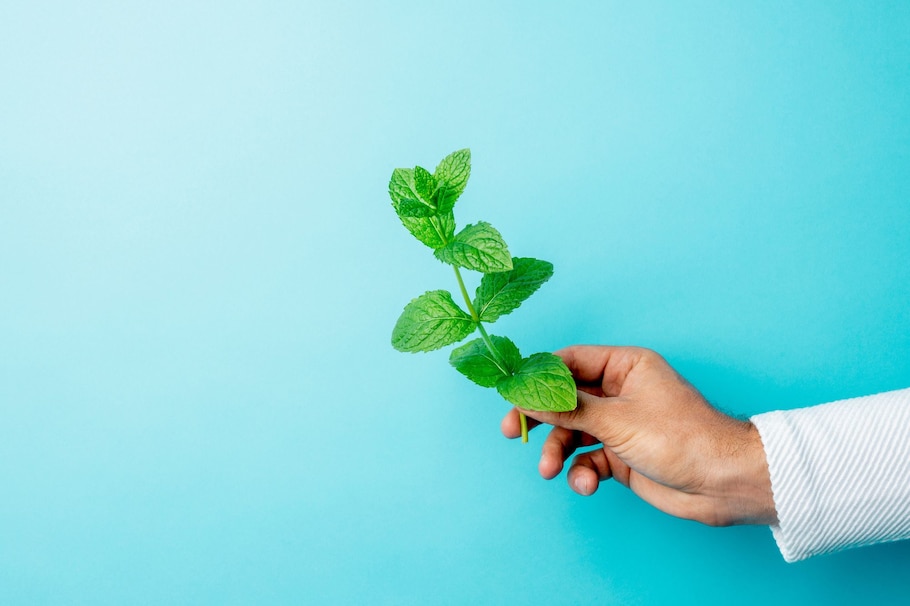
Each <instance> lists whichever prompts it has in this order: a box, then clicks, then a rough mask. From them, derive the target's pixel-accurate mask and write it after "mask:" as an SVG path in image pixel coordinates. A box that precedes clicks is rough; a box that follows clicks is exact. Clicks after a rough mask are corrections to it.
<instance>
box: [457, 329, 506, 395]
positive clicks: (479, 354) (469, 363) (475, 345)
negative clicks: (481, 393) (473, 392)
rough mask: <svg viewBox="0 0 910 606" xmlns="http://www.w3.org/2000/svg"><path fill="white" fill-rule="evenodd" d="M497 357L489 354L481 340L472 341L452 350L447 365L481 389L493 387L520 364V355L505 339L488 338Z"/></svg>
mask: <svg viewBox="0 0 910 606" xmlns="http://www.w3.org/2000/svg"><path fill="white" fill-rule="evenodd" d="M490 341H491V342H492V343H493V347H494V348H495V349H496V353H497V354H498V357H494V356H493V354H491V353H490V349H489V348H488V347H487V344H486V343H484V340H483V339H474V340H473V341H468V342H467V343H465V344H464V345H461V346H460V347H457V348H455V349H453V350H452V354H451V355H450V356H449V363H450V364H451V365H452V366H454V367H455V369H456V370H458V372H460V373H461V374H463V375H464V376H466V377H467V378H469V379H471V380H472V381H474V382H475V383H477V384H478V385H480V386H482V387H495V386H496V383H497V382H498V381H499V380H500V379H503V378H505V377H508V376H510V375H511V374H512V373H513V372H515V371H516V370H517V369H518V366H519V365H520V364H521V354H520V353H519V352H518V348H517V347H516V346H515V344H514V343H512V341H510V340H509V339H507V338H506V337H496V336H490Z"/></svg>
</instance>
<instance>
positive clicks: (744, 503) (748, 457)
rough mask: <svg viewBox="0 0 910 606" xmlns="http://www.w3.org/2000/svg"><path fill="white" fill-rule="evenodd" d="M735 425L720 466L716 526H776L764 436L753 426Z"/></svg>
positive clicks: (745, 423) (738, 423)
mask: <svg viewBox="0 0 910 606" xmlns="http://www.w3.org/2000/svg"><path fill="white" fill-rule="evenodd" d="M735 423H736V425H735V426H734V428H732V431H731V432H730V435H729V442H728V445H727V448H725V449H724V450H725V453H726V454H725V455H724V456H722V457H721V461H720V463H719V467H720V472H719V474H718V476H717V480H718V481H717V484H716V486H717V489H718V492H717V495H718V497H719V498H720V506H719V507H718V519H717V524H716V525H718V526H731V525H734V524H761V525H772V524H776V523H777V510H776V509H775V507H774V495H773V493H772V492H771V475H770V473H769V472H768V461H767V458H766V456H765V449H764V446H763V445H762V441H761V436H760V435H759V433H758V429H757V428H756V427H755V425H753V424H752V423H751V422H749V421H736V422H735Z"/></svg>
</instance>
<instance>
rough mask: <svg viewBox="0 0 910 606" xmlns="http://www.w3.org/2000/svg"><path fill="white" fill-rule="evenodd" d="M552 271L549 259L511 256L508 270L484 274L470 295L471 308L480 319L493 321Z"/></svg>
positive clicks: (530, 291) (529, 292) (517, 304)
mask: <svg viewBox="0 0 910 606" xmlns="http://www.w3.org/2000/svg"><path fill="white" fill-rule="evenodd" d="M552 275H553V264H552V263H550V262H549V261H541V260H539V259H531V258H529V257H515V258H513V259H512V271H504V272H498V273H492V274H485V275H484V276H483V278H482V279H481V280H480V286H478V287H477V293H476V295H475V296H474V309H476V310H477V314H478V315H479V316H480V319H481V320H482V321H483V322H494V321H496V320H497V319H499V316H504V315H506V314H507V313H511V312H513V311H515V310H516V309H518V307H519V306H520V305H521V304H522V303H523V302H524V301H525V299H527V298H528V297H530V296H531V295H533V294H534V292H535V291H536V290H537V289H538V288H540V286H541V285H542V284H543V283H544V282H546V281H547V280H549V279H550V277H551V276H552Z"/></svg>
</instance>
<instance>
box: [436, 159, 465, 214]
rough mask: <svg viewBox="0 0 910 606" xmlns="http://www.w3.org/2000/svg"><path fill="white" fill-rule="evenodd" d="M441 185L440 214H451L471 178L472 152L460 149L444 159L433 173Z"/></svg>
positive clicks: (438, 201) (438, 203)
mask: <svg viewBox="0 0 910 606" xmlns="http://www.w3.org/2000/svg"><path fill="white" fill-rule="evenodd" d="M433 176H434V177H435V178H436V181H437V182H438V185H439V197H438V198H437V201H436V203H437V205H438V207H439V211H440V212H449V211H450V210H452V208H453V207H454V206H455V201H456V200H458V197H459V196H461V194H462V192H464V188H465V187H466V186H467V184H468V178H469V177H470V176H471V150H470V149H460V150H458V151H457V152H453V153H451V154H449V155H448V156H446V157H445V158H443V159H442V162H440V163H439V165H437V166H436V171H435V172H434V173H433Z"/></svg>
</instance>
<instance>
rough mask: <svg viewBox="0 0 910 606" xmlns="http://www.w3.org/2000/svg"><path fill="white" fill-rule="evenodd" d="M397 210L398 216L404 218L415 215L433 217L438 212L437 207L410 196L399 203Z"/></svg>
mask: <svg viewBox="0 0 910 606" xmlns="http://www.w3.org/2000/svg"><path fill="white" fill-rule="evenodd" d="M397 210H398V216H399V217H401V218H402V219H405V218H414V217H432V216H434V215H435V214H436V210H435V209H433V208H430V207H429V206H427V205H426V204H424V203H423V202H421V201H419V200H411V199H410V198H405V199H403V200H402V201H401V203H400V204H399V205H398V209H397Z"/></svg>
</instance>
